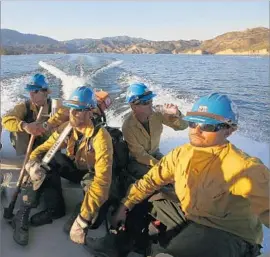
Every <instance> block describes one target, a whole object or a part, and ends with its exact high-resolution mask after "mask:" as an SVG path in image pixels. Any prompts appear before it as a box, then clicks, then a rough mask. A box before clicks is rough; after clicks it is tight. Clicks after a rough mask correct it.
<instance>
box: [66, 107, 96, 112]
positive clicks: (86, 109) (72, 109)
mask: <svg viewBox="0 0 270 257" xmlns="http://www.w3.org/2000/svg"><path fill="white" fill-rule="evenodd" d="M92 109H93V108H85V109H75V108H71V111H74V112H87V111H90V110H92Z"/></svg>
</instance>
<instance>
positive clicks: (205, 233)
mask: <svg viewBox="0 0 270 257" xmlns="http://www.w3.org/2000/svg"><path fill="white" fill-rule="evenodd" d="M260 248H261V247H260V246H259V245H252V244H250V243H248V242H246V241H244V240H243V239H241V238H240V237H238V236H235V235H233V234H231V233H227V232H225V231H222V230H219V229H215V228H210V227H207V226H203V225H199V224H196V223H194V222H189V224H188V225H187V226H186V227H184V228H183V229H182V230H181V231H180V232H179V233H178V234H176V235H175V236H174V237H173V238H172V239H171V240H170V242H169V243H168V244H167V245H166V246H161V245H160V244H156V245H153V247H152V250H153V253H152V256H153V257H154V256H156V255H157V254H158V253H167V254H170V255H172V256H174V257H255V256H258V255H259V254H260Z"/></svg>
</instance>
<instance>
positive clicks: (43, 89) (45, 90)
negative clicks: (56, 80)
mask: <svg viewBox="0 0 270 257" xmlns="http://www.w3.org/2000/svg"><path fill="white" fill-rule="evenodd" d="M33 92H34V93H35V94H37V93H38V92H42V93H47V92H48V89H46V88H42V89H37V90H35V91H33Z"/></svg>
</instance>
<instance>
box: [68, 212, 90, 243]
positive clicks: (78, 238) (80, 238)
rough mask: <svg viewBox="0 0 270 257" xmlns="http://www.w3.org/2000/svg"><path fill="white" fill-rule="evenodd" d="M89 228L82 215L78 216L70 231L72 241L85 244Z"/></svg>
mask: <svg viewBox="0 0 270 257" xmlns="http://www.w3.org/2000/svg"><path fill="white" fill-rule="evenodd" d="M87 227H88V223H87V221H85V220H84V219H83V218H82V217H81V215H78V217H77V218H76V220H75V221H74V223H73V225H72V227H71V230H70V233H69V235H70V239H71V240H72V241H73V242H74V243H77V244H84V243H85V236H86V229H87Z"/></svg>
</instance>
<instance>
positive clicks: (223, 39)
mask: <svg viewBox="0 0 270 257" xmlns="http://www.w3.org/2000/svg"><path fill="white" fill-rule="evenodd" d="M1 39H2V44H1V54H31V53H132V54H183V53H184V54H262V53H263V54H269V29H267V28H254V29H248V30H245V31H237V32H228V33H225V34H223V35H220V36H218V37H216V38H214V39H210V40H206V41H199V40H175V41H150V40H146V39H143V38H132V37H128V36H118V37H105V38H102V39H91V38H88V39H72V40H68V41H57V40H54V39H52V38H49V37H44V36H39V35H32V34H23V33H20V32H17V31H14V30H9V29H1Z"/></svg>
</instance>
